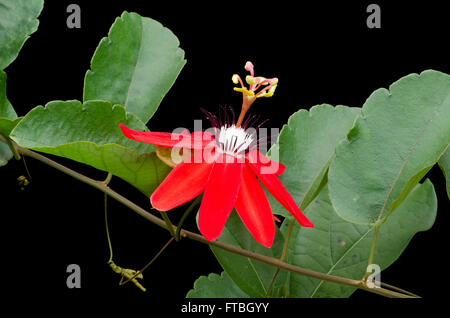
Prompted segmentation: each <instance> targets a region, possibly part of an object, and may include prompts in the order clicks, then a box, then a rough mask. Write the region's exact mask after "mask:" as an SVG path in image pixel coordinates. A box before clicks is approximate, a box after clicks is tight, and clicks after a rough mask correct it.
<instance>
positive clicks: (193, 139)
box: [119, 124, 214, 149]
mask: <svg viewBox="0 0 450 318" xmlns="http://www.w3.org/2000/svg"><path fill="white" fill-rule="evenodd" d="M119 126H120V129H122V133H123V134H124V135H125V137H127V138H130V139H133V140H137V141H141V142H146V143H148V144H152V145H157V146H163V147H174V148H188V149H203V148H205V147H206V146H208V145H210V144H211V146H212V145H213V144H212V141H214V137H213V136H212V135H211V134H210V133H206V132H204V133H203V132H199V131H198V132H194V133H192V134H187V133H186V132H185V131H184V132H182V133H181V134H172V133H165V132H153V131H138V130H133V129H130V128H128V127H126V126H125V125H123V124H119Z"/></svg>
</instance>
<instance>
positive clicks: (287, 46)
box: [0, 0, 450, 313]
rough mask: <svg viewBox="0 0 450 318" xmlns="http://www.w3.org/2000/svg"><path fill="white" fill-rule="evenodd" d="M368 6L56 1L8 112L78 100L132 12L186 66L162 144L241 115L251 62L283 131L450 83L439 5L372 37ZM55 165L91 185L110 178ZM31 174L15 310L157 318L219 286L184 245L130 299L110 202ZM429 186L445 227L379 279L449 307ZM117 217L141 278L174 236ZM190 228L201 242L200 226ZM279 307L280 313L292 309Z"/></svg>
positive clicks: (9, 221)
mask: <svg viewBox="0 0 450 318" xmlns="http://www.w3.org/2000/svg"><path fill="white" fill-rule="evenodd" d="M70 3H77V4H79V5H80V7H81V29H68V28H67V26H66V18H67V16H68V13H66V8H67V5H68V4H70ZM369 3H370V2H364V1H351V2H345V3H335V2H331V1H330V3H327V2H322V1H320V2H319V1H317V2H314V4H304V3H303V2H298V3H293V2H282V1H275V2H267V3H266V2H254V3H252V4H251V5H250V4H247V3H239V2H231V1H227V2H225V1H224V2H217V3H213V2H208V3H203V4H199V3H197V2H195V3H194V2H193V1H185V2H182V3H177V2H164V3H159V2H156V1H132V0H127V1H122V2H116V3H110V2H109V1H75V0H72V1H46V3H45V5H44V9H43V11H42V13H41V16H40V18H39V20H40V25H39V29H38V31H37V32H36V33H34V34H33V35H32V36H31V38H30V39H28V41H27V42H26V43H25V45H24V47H23V49H22V50H21V52H20V54H19V57H18V58H17V59H16V60H15V61H14V62H13V63H12V64H11V65H10V66H9V67H8V68H7V69H6V72H7V74H8V87H7V89H8V90H7V94H8V98H9V100H10V102H11V103H12V104H13V105H14V107H15V109H16V111H17V113H18V114H19V115H25V114H26V113H27V112H28V111H29V110H31V109H32V108H33V107H35V106H36V105H45V104H46V103H47V102H49V101H52V100H69V99H79V100H81V99H82V90H83V81H84V75H85V72H86V71H87V70H88V69H89V63H90V59H91V57H92V55H93V53H94V51H95V48H96V47H97V44H98V43H99V41H100V39H101V38H102V37H104V36H106V35H107V33H108V30H109V28H110V26H111V24H112V23H113V22H114V19H115V18H116V17H117V16H120V14H121V13H122V12H123V11H124V10H127V11H134V12H137V13H139V14H141V15H142V16H147V17H151V18H153V19H155V20H157V21H159V22H161V23H162V24H163V25H164V26H166V27H168V28H169V29H171V30H172V31H173V32H174V34H175V35H176V36H177V37H178V38H179V40H180V42H181V47H182V48H183V49H184V51H185V54H186V59H187V64H186V66H185V67H184V69H183V70H182V72H181V74H180V76H179V77H178V79H177V81H176V83H175V85H174V86H173V87H172V89H171V90H170V92H169V93H168V94H167V96H166V97H165V98H164V100H163V102H162V104H161V106H160V108H159V110H158V111H157V113H156V114H155V116H154V117H153V118H152V119H151V120H150V122H149V123H148V126H149V128H150V129H151V130H153V131H172V129H174V128H176V127H186V128H188V129H192V128H193V120H194V119H202V118H203V115H202V113H201V112H200V107H203V108H205V109H208V110H210V111H216V110H217V109H218V106H219V105H232V106H233V107H234V108H235V109H236V111H238V108H239V106H240V99H241V97H240V96H239V95H238V94H237V93H235V92H233V91H232V87H233V84H232V82H231V76H232V74H234V73H239V74H241V75H244V76H245V71H244V69H243V66H244V64H245V62H246V61H247V60H250V61H252V62H253V63H254V65H255V70H256V75H261V76H267V77H274V76H276V77H278V78H279V79H280V84H279V86H278V88H277V91H276V93H275V96H274V97H272V98H270V99H261V100H258V101H257V103H255V105H254V106H253V111H257V112H258V113H260V114H262V117H263V118H269V119H270V120H269V122H268V123H267V124H266V126H267V127H279V128H281V126H282V125H283V124H284V123H286V122H287V119H288V117H289V116H290V115H291V114H292V113H293V112H295V111H297V110H299V109H301V108H304V109H309V108H310V107H312V106H314V105H317V104H321V103H329V104H332V105H338V104H343V105H348V106H357V107H361V106H362V104H363V103H364V101H365V99H366V98H367V97H368V96H369V95H370V94H371V93H372V92H373V91H374V90H375V89H377V88H380V87H388V86H389V85H390V84H391V83H392V82H394V81H396V80H398V79H399V78H400V77H402V76H405V75H407V74H410V73H413V72H416V73H417V72H419V73H420V72H421V71H423V70H426V69H436V70H439V71H442V72H445V73H450V60H449V56H450V54H449V53H450V49H449V47H448V45H446V44H448V43H446V42H448V33H449V30H450V22H449V21H450V19H449V15H450V13H449V12H450V11H448V10H446V8H444V7H443V6H442V5H441V4H438V3H437V2H436V3H435V2H432V1H427V2H424V3H422V4H413V3H411V2H403V3H402V2H396V3H397V5H395V6H394V5H393V4H391V3H385V2H382V1H376V2H375V3H378V4H379V5H380V6H381V14H382V16H381V18H382V27H381V29H368V28H367V26H366V18H367V16H368V13H366V8H367V5H368V4H369ZM55 159H56V160H57V161H58V162H61V163H63V164H65V165H67V166H69V167H71V168H73V169H75V170H77V171H80V172H82V173H84V174H86V175H88V176H90V177H92V178H95V179H99V180H101V179H104V177H105V176H106V173H104V172H99V171H96V170H95V169H93V168H89V167H85V166H84V165H81V164H78V163H74V162H71V161H69V160H65V159H63V158H55ZM26 163H27V166H28V169H29V171H30V174H31V177H32V179H31V184H30V185H29V186H27V187H26V189H25V190H23V191H22V190H20V187H19V186H18V185H17V182H16V178H17V177H18V176H19V175H26V171H25V169H24V165H23V163H22V162H21V161H20V162H16V161H15V160H11V162H10V163H9V164H8V165H7V166H6V167H2V168H0V175H1V179H2V182H1V187H2V191H1V198H2V208H1V212H2V218H3V220H2V223H1V224H2V229H3V230H2V237H3V240H2V241H3V243H2V254H1V255H2V258H1V260H2V267H3V270H2V272H3V274H4V278H5V283H4V284H5V286H6V288H7V289H8V290H9V291H10V292H9V295H10V296H11V299H15V300H18V299H21V300H24V299H29V300H34V301H36V302H37V303H41V304H46V303H53V304H57V303H60V302H64V303H66V302H67V304H73V306H72V307H68V308H74V307H77V306H80V307H83V305H84V304H85V302H86V301H89V300H94V301H97V300H100V299H106V300H108V303H107V304H105V306H106V308H115V307H128V306H134V305H139V306H140V307H144V308H148V310H149V313H150V312H151V310H154V309H155V308H156V307H155V306H158V307H161V306H163V305H164V304H168V305H170V306H168V307H167V309H168V310H170V311H173V312H177V311H179V308H180V304H182V303H183V302H184V296H185V295H186V293H187V292H188V290H189V289H191V288H192V286H193V282H194V281H195V279H197V278H198V277H199V276H200V275H207V274H209V273H211V272H216V273H220V272H221V268H220V266H219V265H218V263H217V262H216V261H215V258H214V257H213V255H212V253H211V252H210V251H209V249H208V247H207V246H206V245H203V244H200V243H196V242H194V241H189V240H184V241H182V242H180V243H177V244H172V245H171V246H170V247H169V248H168V250H167V252H166V253H165V254H164V255H163V256H162V257H161V258H160V259H158V260H157V261H156V262H155V263H154V264H153V265H152V266H151V267H150V268H149V269H148V270H147V271H146V272H145V273H144V277H145V279H144V282H143V284H144V285H145V286H146V287H147V289H148V292H147V293H146V294H143V293H141V292H140V291H139V290H137V289H136V288H135V287H134V286H133V285H131V284H128V285H126V286H121V287H119V286H118V282H119V276H118V275H117V274H115V273H113V272H112V271H111V270H110V269H109V267H108V266H107V264H106V261H107V259H108V257H109V255H108V249H107V242H106V237H105V231H104V218H103V217H104V215H103V194H102V193H101V192H99V191H97V190H95V189H93V188H90V187H89V186H87V185H85V184H83V183H81V182H79V181H76V180H74V179H72V178H70V177H68V176H65V175H63V174H62V173H60V172H58V171H56V170H54V169H52V168H50V167H48V166H46V165H44V164H42V163H40V162H37V161H34V160H33V159H27V160H26ZM428 177H430V178H431V180H432V182H433V183H434V185H435V187H436V192H437V195H438V200H439V201H438V202H439V210H438V215H437V219H436V223H435V225H434V226H433V228H432V229H431V230H429V231H428V232H424V233H418V234H417V235H416V236H415V237H414V238H413V240H412V241H411V243H410V245H409V246H408V248H407V249H406V250H405V251H404V253H403V254H402V256H401V257H400V258H399V259H398V260H397V261H396V262H395V263H394V264H393V265H392V266H391V267H389V268H388V269H387V270H385V271H383V274H382V280H383V281H385V282H388V283H392V284H393V285H396V286H399V287H402V288H405V289H406V290H410V291H412V292H414V293H417V294H419V295H421V296H423V297H424V298H425V300H424V301H421V303H424V302H425V303H429V302H431V301H432V300H436V299H440V297H442V296H444V295H445V294H443V292H442V290H440V288H439V286H443V285H445V283H448V278H447V277H446V276H445V271H446V262H445V260H444V255H445V254H446V250H447V247H446V246H447V236H446V233H445V231H446V228H445V227H446V225H448V224H449V220H448V219H449V216H448V213H447V212H448V199H447V197H446V193H445V181H444V178H443V176H442V173H441V171H440V170H439V168H437V167H435V168H433V169H432V170H431V172H430V173H429V175H428ZM110 185H111V187H112V188H113V189H115V190H117V191H118V192H120V193H122V194H124V195H125V196H126V197H128V198H130V199H131V200H132V201H134V202H136V203H138V204H139V205H140V206H142V207H144V208H146V209H148V208H149V207H150V204H149V200H148V198H146V197H144V196H143V195H142V194H140V193H139V192H137V191H136V190H135V189H134V188H132V187H131V186H129V185H128V184H126V183H124V182H122V181H121V180H119V179H118V178H113V181H112V182H111V184H110ZM108 203H109V209H108V210H109V224H110V231H111V238H112V242H113V248H114V261H115V262H116V263H117V264H119V265H121V266H124V267H130V268H135V269H138V268H140V267H142V266H143V265H145V264H146V262H147V261H148V260H150V259H151V258H152V257H153V256H154V254H155V253H156V252H157V251H158V250H159V249H160V248H161V247H162V245H164V243H165V242H166V241H167V240H168V239H169V235H168V234H167V233H166V232H165V231H164V230H162V229H160V228H159V227H157V226H155V225H153V224H151V223H149V222H147V221H145V220H144V219H143V218H141V217H140V216H138V215H136V214H135V213H133V212H132V211H130V210H128V209H126V208H125V207H124V206H122V205H120V204H119V203H117V202H113V200H111V199H110V200H109V202H108ZM182 211H183V207H182V208H180V209H178V210H177V211H174V212H173V213H172V212H171V214H170V216H171V217H172V218H173V219H174V221H175V222H176V220H178V218H179V217H180V216H181V214H182ZM187 228H188V229H191V230H193V231H197V230H196V227H195V224H194V220H193V218H191V220H190V221H189V222H188V223H187ZM72 263H75V264H78V265H80V267H81V274H82V276H81V277H82V288H81V289H78V290H71V289H68V288H67V287H66V277H67V273H66V267H67V265H69V264H72ZM372 300H374V301H376V302H372ZM356 301H363V302H365V303H366V304H368V306H369V304H370V306H372V305H373V304H384V303H387V300H385V299H384V298H382V297H380V296H376V295H372V294H368V293H365V292H363V291H357V292H355V294H354V295H353V296H352V297H351V300H350V301H341V302H336V301H333V304H334V305H335V306H336V307H334V308H341V305H342V304H345V306H347V305H349V304H350V303H352V302H356ZM369 301H370V302H369ZM274 304H277V305H278V307H279V309H281V308H282V304H284V303H282V302H279V301H275V302H274ZM287 304H288V305H289V306H288V307H289V308H290V307H292V308H296V306H301V307H303V308H304V307H312V308H314V307H316V306H317V305H318V303H317V302H310V303H308V301H307V300H297V301H296V302H293V301H288V302H287ZM278 307H277V308H278ZM273 308H275V307H273ZM349 308H350V307H349ZM322 309H323V306H322ZM273 310H275V309H273ZM277 310H278V309H277Z"/></svg>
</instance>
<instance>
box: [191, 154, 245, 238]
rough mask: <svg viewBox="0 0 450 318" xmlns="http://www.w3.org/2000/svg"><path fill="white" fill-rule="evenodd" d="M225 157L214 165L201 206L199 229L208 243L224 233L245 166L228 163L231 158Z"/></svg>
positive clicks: (238, 163)
mask: <svg viewBox="0 0 450 318" xmlns="http://www.w3.org/2000/svg"><path fill="white" fill-rule="evenodd" d="M224 157H225V158H224V159H225V160H221V161H220V162H216V163H214V166H213V168H212V171H211V174H210V176H209V179H208V184H207V186H206V190H205V193H204V195H203V200H202V204H201V205H200V211H199V217H198V227H199V229H200V232H201V233H202V235H203V236H204V237H205V238H206V239H207V240H208V241H212V240H215V239H216V238H218V237H219V236H220V233H222V230H223V227H224V226H225V223H226V221H227V219H228V216H229V215H230V213H231V211H232V210H233V206H234V203H235V202H236V199H237V195H238V191H239V183H240V181H241V173H242V167H243V166H244V164H243V163H240V162H231V163H230V162H227V157H228V160H229V159H230V157H229V156H227V155H224ZM233 159H234V158H233Z"/></svg>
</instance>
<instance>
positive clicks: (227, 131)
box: [216, 125, 253, 157]
mask: <svg viewBox="0 0 450 318" xmlns="http://www.w3.org/2000/svg"><path fill="white" fill-rule="evenodd" d="M216 142H217V148H218V149H220V151H222V152H223V153H226V154H228V155H231V156H235V157H237V156H241V155H243V152H244V151H245V150H246V149H247V148H248V147H250V145H251V144H252V142H253V137H252V136H251V135H250V134H248V133H247V132H246V131H245V130H244V129H242V128H240V127H236V126H235V125H232V126H230V127H228V126H227V125H225V126H222V127H220V131H219V132H218V138H216Z"/></svg>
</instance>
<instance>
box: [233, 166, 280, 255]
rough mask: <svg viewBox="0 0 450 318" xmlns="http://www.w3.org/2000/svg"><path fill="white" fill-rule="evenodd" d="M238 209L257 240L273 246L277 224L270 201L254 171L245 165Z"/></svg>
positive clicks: (237, 201)
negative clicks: (274, 220)
mask: <svg viewBox="0 0 450 318" xmlns="http://www.w3.org/2000/svg"><path fill="white" fill-rule="evenodd" d="M235 207H236V211H237V213H238V214H239V216H240V217H241V219H242V222H243V223H244V225H245V227H246V228H247V229H248V230H249V231H250V233H252V235H253V237H254V238H255V240H256V241H258V242H259V243H261V244H262V245H264V246H265V247H271V246H272V243H273V239H274V237H275V224H274V222H273V215H272V211H271V209H270V204H269V201H268V200H267V197H266V194H265V193H264V190H263V189H262V187H261V185H260V184H259V182H258V179H256V176H255V174H254V173H253V171H252V170H251V169H250V168H249V167H248V166H247V165H245V166H244V168H243V171H242V177H241V185H240V187H239V194H238V198H237V200H236V204H235Z"/></svg>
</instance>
